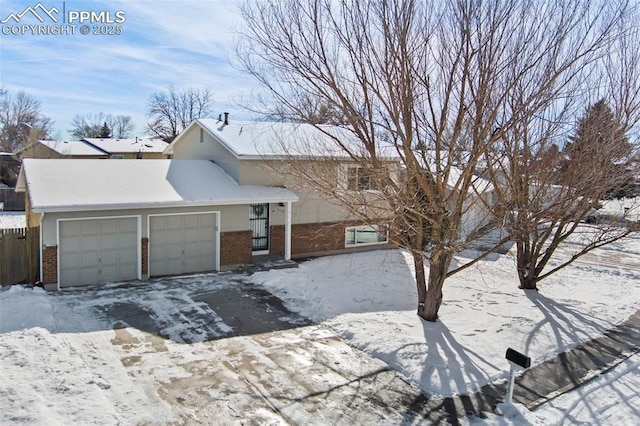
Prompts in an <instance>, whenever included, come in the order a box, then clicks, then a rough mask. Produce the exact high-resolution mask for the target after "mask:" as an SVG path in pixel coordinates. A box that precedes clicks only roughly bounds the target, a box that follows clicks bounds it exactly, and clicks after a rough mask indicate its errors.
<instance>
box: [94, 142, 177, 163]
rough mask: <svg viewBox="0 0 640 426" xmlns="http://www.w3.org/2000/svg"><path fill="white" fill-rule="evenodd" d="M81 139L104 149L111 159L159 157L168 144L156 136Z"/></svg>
mask: <svg viewBox="0 0 640 426" xmlns="http://www.w3.org/2000/svg"><path fill="white" fill-rule="evenodd" d="M83 141H84V142H85V143H87V144H89V145H91V146H93V147H95V148H97V149H99V150H100V151H104V152H106V153H107V154H108V155H109V158H113V159H161V158H167V156H166V155H164V154H163V152H164V150H165V149H166V148H167V146H168V145H169V144H168V143H166V142H165V141H163V140H162V139H158V138H131V139H114V138H84V139H83Z"/></svg>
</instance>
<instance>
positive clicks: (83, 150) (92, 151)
mask: <svg viewBox="0 0 640 426" xmlns="http://www.w3.org/2000/svg"><path fill="white" fill-rule="evenodd" d="M38 142H40V143H41V144H42V145H44V146H46V147H48V148H49V149H52V150H53V151H55V152H57V153H59V154H62V155H73V156H83V155H86V156H93V155H107V153H106V152H105V151H101V150H99V149H97V148H95V147H93V146H91V145H89V144H87V143H85V142H83V141H53V140H39V141H38Z"/></svg>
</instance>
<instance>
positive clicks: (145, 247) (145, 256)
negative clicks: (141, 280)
mask: <svg viewBox="0 0 640 426" xmlns="http://www.w3.org/2000/svg"><path fill="white" fill-rule="evenodd" d="M148 273H149V239H148V238H143V239H142V275H147V274H148Z"/></svg>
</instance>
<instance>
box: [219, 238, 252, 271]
mask: <svg viewBox="0 0 640 426" xmlns="http://www.w3.org/2000/svg"><path fill="white" fill-rule="evenodd" d="M251 262H252V259H251V231H239V232H221V233H220V266H221V267H223V266H231V265H242V264H248V263H251Z"/></svg>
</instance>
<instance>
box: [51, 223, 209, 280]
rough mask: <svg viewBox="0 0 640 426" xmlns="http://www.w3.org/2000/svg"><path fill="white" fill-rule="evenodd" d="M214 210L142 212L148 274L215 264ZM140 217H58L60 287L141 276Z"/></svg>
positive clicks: (200, 269) (200, 268) (182, 271)
mask: <svg viewBox="0 0 640 426" xmlns="http://www.w3.org/2000/svg"><path fill="white" fill-rule="evenodd" d="M217 218H218V216H217V213H216V212H205V213H184V214H155V215H148V216H145V219H146V224H145V225H146V226H147V230H148V231H147V235H148V241H149V245H148V275H149V276H161V275H175V274H186V273H194V272H206V271H213V270H217V269H219V261H218V259H219V258H218V256H217V253H218V245H219V236H218V232H217V230H218V222H217V220H218V219H217ZM141 222H142V218H141V216H125V217H101V218H88V219H61V220H59V221H58V236H59V241H58V253H59V259H58V262H59V263H58V264H59V277H60V278H59V284H60V287H70V286H77V285H89V284H97V283H101V282H108V281H122V280H133V279H139V278H141V262H142V258H143V256H142V244H141V236H142V232H141V231H142V228H141Z"/></svg>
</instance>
